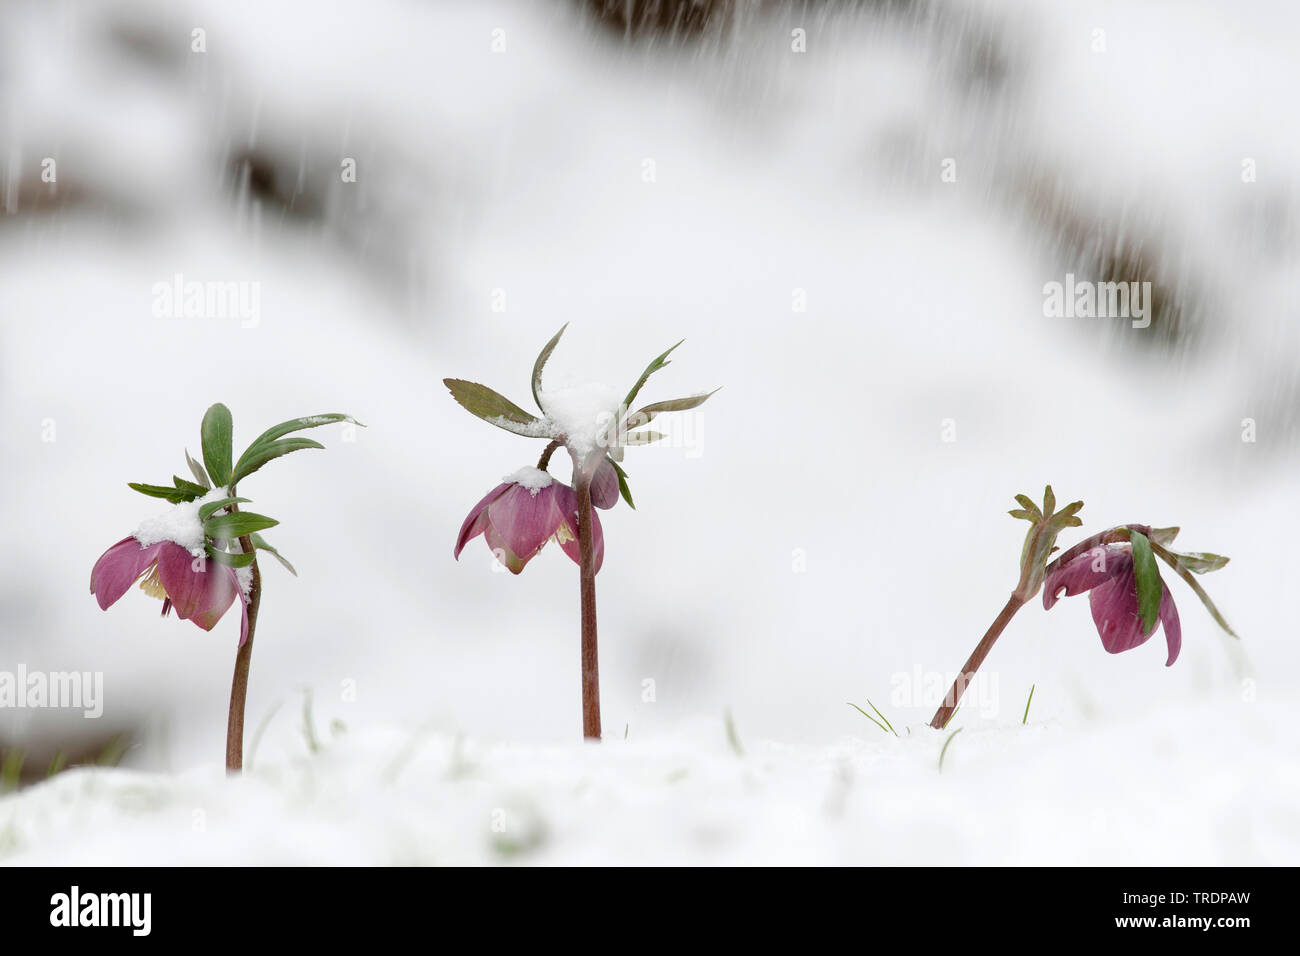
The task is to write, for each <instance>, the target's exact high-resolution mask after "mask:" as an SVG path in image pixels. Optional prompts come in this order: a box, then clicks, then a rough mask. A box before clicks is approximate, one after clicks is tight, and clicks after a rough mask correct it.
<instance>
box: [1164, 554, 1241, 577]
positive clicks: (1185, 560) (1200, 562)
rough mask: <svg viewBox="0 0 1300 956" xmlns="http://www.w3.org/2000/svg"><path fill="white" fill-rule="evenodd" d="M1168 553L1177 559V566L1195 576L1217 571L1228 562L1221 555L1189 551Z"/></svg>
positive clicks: (1227, 559)
mask: <svg viewBox="0 0 1300 956" xmlns="http://www.w3.org/2000/svg"><path fill="white" fill-rule="evenodd" d="M1170 553H1171V554H1173V556H1174V557H1175V558H1177V559H1178V563H1179V564H1181V565H1182V566H1183V567H1185V568H1187V570H1189V571H1195V572H1196V573H1197V574H1209V573H1210V572H1211V571H1218V570H1219V569H1220V568H1222V567H1223V566H1224V565H1226V564H1227V563H1228V561H1229V560H1230V559H1229V558H1225V557H1224V556H1223V555H1221V554H1210V553H1209V552H1207V551H1190V552H1188V553H1186V554H1183V553H1180V552H1178V551H1172V552H1170Z"/></svg>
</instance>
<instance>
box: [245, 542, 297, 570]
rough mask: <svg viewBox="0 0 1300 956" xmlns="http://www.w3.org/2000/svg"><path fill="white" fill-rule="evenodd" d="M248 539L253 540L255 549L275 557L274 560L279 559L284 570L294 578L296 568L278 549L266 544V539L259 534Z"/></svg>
mask: <svg viewBox="0 0 1300 956" xmlns="http://www.w3.org/2000/svg"><path fill="white" fill-rule="evenodd" d="M250 540H251V541H252V542H253V547H254V548H255V549H257V550H259V551H265V552H266V553H267V554H269V555H270V556H271V557H273V558H275V560H277V561H279V562H280V563H281V564H282V565H284V568H285V570H286V571H288V572H289V573H290V574H292V575H293V576H294V577H295V578H296V577H297V576H298V572H297V570H295V569H294V566H293V565H292V564H290V563H289V559H288V558H286V557H285V556H284V555H282V554H281V553H280V552H279V551H277V550H275V548H273V547H271V546H270V545H269V544H267V543H266V539H265V538H263V537H262V536H261V535H260V534H254V535H252V536H251V538H250Z"/></svg>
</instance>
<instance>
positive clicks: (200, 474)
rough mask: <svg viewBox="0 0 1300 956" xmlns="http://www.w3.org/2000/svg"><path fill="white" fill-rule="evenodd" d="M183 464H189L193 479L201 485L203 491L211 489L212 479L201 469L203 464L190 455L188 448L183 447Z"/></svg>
mask: <svg viewBox="0 0 1300 956" xmlns="http://www.w3.org/2000/svg"><path fill="white" fill-rule="evenodd" d="M185 464H187V465H189V466H190V473H191V474H192V475H194V480H195V481H197V482H198V483H199V484H201V485H202V486H203V490H204V491H210V490H212V481H211V479H209V478H208V473H207V472H206V471H204V470H203V466H202V465H200V464H199V463H198V462H197V461H195V460H194V459H193V458H191V457H190V450H189V449H188V448H187V449H185Z"/></svg>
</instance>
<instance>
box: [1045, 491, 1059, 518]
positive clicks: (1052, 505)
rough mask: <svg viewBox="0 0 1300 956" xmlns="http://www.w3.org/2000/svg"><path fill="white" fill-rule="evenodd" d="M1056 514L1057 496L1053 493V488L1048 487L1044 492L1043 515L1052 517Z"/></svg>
mask: <svg viewBox="0 0 1300 956" xmlns="http://www.w3.org/2000/svg"><path fill="white" fill-rule="evenodd" d="M1055 512H1056V494H1055V493H1054V492H1053V491H1052V486H1051V485H1048V486H1047V488H1046V489H1045V490H1044V491H1043V514H1045V515H1050V514H1055Z"/></svg>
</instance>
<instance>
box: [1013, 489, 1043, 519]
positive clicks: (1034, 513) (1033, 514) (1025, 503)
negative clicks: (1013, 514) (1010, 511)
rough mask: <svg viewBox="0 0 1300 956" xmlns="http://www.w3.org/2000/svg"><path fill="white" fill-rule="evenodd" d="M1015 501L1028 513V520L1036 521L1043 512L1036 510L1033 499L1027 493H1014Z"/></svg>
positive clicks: (1036, 506)
mask: <svg viewBox="0 0 1300 956" xmlns="http://www.w3.org/2000/svg"><path fill="white" fill-rule="evenodd" d="M1016 501H1017V502H1018V503H1019V505H1020V507H1021V508H1023V509H1025V511H1027V512H1028V513H1029V515H1030V520H1032V521H1037V520H1038V519H1039V518H1041V517H1042V516H1043V513H1042V512H1041V511H1039V510H1038V505H1036V504H1034V502H1033V499H1031V498H1030V497H1029V496H1028V495H1016Z"/></svg>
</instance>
